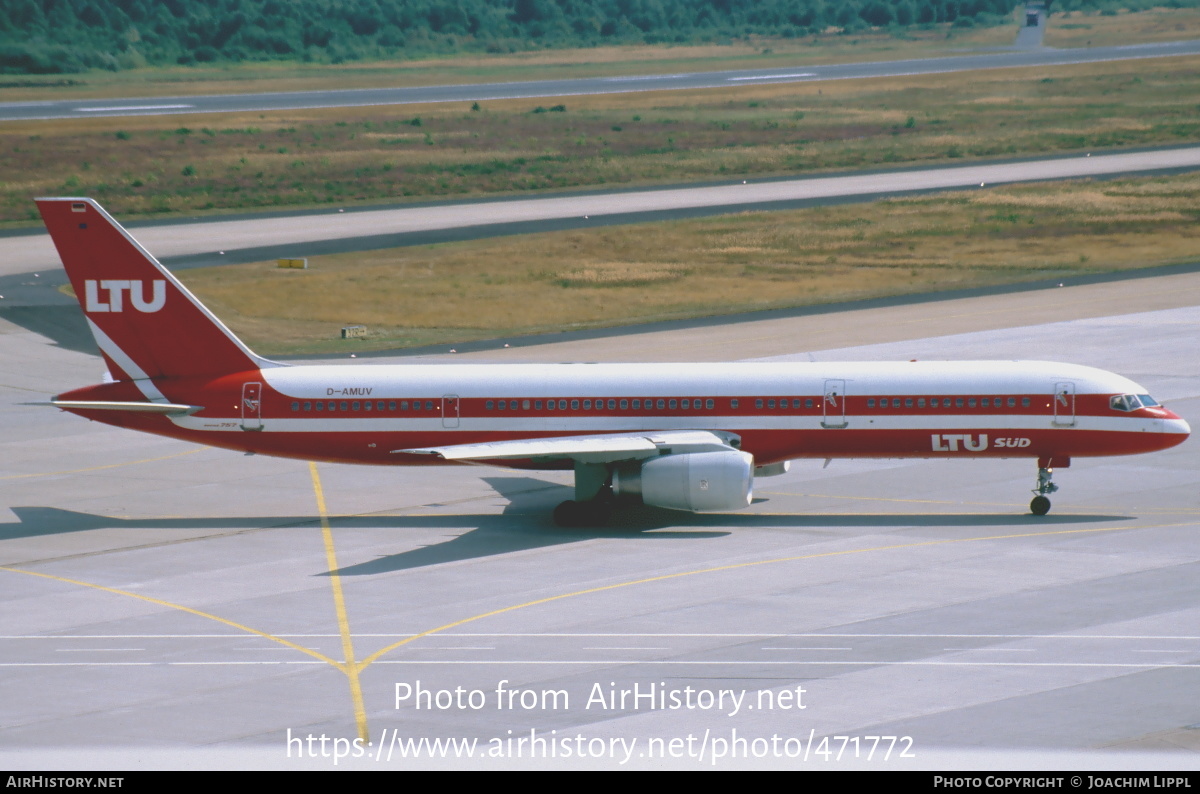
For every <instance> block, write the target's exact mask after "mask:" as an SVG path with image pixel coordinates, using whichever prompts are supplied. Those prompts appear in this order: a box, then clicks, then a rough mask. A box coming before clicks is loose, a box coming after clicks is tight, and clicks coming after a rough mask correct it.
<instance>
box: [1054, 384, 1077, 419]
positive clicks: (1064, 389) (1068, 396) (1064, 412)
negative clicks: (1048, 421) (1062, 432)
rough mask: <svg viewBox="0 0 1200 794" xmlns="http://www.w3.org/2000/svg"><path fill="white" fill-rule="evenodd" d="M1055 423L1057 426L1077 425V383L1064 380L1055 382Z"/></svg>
mask: <svg viewBox="0 0 1200 794" xmlns="http://www.w3.org/2000/svg"><path fill="white" fill-rule="evenodd" d="M1053 403H1054V425H1055V426H1056V427H1074V426H1075V384H1074V383H1072V382H1071V381H1062V382H1061V383H1056V384H1054V399H1053Z"/></svg>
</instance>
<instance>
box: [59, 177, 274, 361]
mask: <svg viewBox="0 0 1200 794" xmlns="http://www.w3.org/2000/svg"><path fill="white" fill-rule="evenodd" d="M37 205H38V209H39V210H40V211H41V213H42V220H44V221H45V223H46V228H47V229H48V230H49V232H50V238H51V239H52V240H54V245H55V247H56V248H58V255H59V257H60V258H61V259H62V263H63V267H64V268H66V271H67V276H68V278H70V279H71V286H72V287H74V289H75V296H76V297H77V298H78V299H79V305H80V307H81V308H82V309H83V313H84V316H85V317H86V318H87V321H88V326H89V327H90V328H91V330H92V335H93V336H94V337H95V338H96V344H97V345H98V346H99V348H100V352H101V353H103V354H104V358H105V360H106V361H107V363H108V366H109V371H110V372H112V374H113V377H114V378H116V379H117V380H126V379H128V380H141V379H143V378H161V377H168V378H172V377H186V376H196V375H223V374H228V373H233V372H244V371H248V370H254V369H259V368H262V367H269V366H275V365H274V364H273V363H272V362H269V361H267V360H266V359H262V358H260V357H258V356H256V355H255V354H254V353H252V352H251V351H250V349H249V348H247V347H246V346H245V345H244V344H242V342H241V340H239V339H238V338H237V337H236V336H234V335H233V333H232V332H231V331H230V330H229V329H228V328H226V327H225V325H224V324H223V323H222V322H221V321H220V320H218V319H217V318H216V317H215V316H213V314H212V312H210V311H209V310H208V309H206V308H205V307H204V305H203V304H201V303H200V301H198V300H196V297H195V296H194V295H192V293H191V292H189V291H188V290H187V288H186V287H184V286H183V285H182V284H180V283H179V281H178V280H177V279H176V278H175V277H174V276H173V275H171V273H170V272H169V271H167V269H166V268H164V267H163V266H162V265H160V264H159V263H158V261H157V260H156V259H155V258H154V257H153V256H151V255H150V254H149V253H148V252H147V251H146V249H144V248H142V246H141V245H139V244H138V242H137V241H136V240H134V239H133V238H132V237H131V236H130V235H129V233H128V232H126V231H125V230H124V229H123V228H121V225H120V224H119V223H117V222H116V221H115V220H113V218H112V216H110V215H109V214H108V213H107V212H105V211H104V209H103V208H101V207H100V205H99V204H97V203H96V202H95V201H93V200H91V199H86V198H44V199H37Z"/></svg>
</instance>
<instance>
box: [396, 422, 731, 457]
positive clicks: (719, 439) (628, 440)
mask: <svg viewBox="0 0 1200 794" xmlns="http://www.w3.org/2000/svg"><path fill="white" fill-rule="evenodd" d="M740 444H741V439H739V438H738V437H737V436H736V435H734V434H732V433H717V432H711V431H708V430H663V431H653V432H646V433H621V434H614V435H594V436H559V437H549V438H526V439H515V440H512V441H491V442H485V443H482V444H451V445H449V446H444V447H424V448H420V449H394V450H392V452H403V453H409V454H415V455H436V456H438V457H440V458H442V459H444V460H457V461H463V462H464V463H472V462H476V461H488V460H515V459H520V460H528V459H534V458H540V459H558V460H577V461H580V462H581V463H614V462H616V461H621V460H637V459H640V458H652V457H657V456H658V455H671V454H676V453H680V452H710V451H717V450H727V449H736V448H738V447H739V446H740Z"/></svg>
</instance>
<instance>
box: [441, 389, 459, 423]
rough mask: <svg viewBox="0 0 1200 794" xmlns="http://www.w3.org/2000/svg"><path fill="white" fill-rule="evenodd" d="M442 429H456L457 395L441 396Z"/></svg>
mask: <svg viewBox="0 0 1200 794" xmlns="http://www.w3.org/2000/svg"><path fill="white" fill-rule="evenodd" d="M442 427H458V395H457V394H446V395H443V396H442Z"/></svg>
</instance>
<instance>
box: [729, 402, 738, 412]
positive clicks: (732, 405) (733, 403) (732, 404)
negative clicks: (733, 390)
mask: <svg viewBox="0 0 1200 794" xmlns="http://www.w3.org/2000/svg"><path fill="white" fill-rule="evenodd" d="M729 407H730V408H732V409H733V410H735V411H736V410H737V407H738V401H737V400H736V399H733V400H730V401H729Z"/></svg>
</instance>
